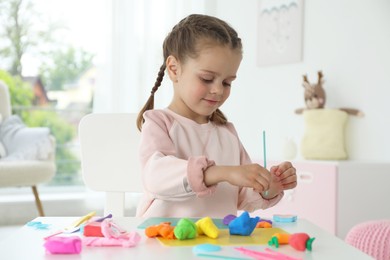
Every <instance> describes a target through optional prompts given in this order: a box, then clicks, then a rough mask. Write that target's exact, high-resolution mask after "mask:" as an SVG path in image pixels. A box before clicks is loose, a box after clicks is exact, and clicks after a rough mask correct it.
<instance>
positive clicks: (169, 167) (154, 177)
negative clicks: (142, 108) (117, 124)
mask: <svg viewBox="0 0 390 260" xmlns="http://www.w3.org/2000/svg"><path fill="white" fill-rule="evenodd" d="M144 118H145V123H144V124H143V126H142V134H141V142H140V148H139V149H140V161H141V169H142V178H143V183H144V188H145V190H146V191H147V192H148V193H150V194H152V196H154V197H155V198H158V199H162V200H172V201H173V200H181V199H184V198H187V197H189V196H199V197H203V196H207V195H210V194H213V193H214V192H215V189H216V186H215V185H213V186H210V187H207V186H206V185H205V184H204V170H206V169H207V168H208V167H210V166H212V165H214V164H215V163H214V161H212V160H208V159H207V158H206V157H204V156H194V157H190V158H178V157H177V156H176V148H175V144H174V143H173V141H172V139H171V137H170V135H169V131H170V129H171V127H172V126H173V124H174V119H173V118H171V117H170V116H169V115H167V114H165V113H163V112H162V111H160V110H152V111H147V112H145V114H144Z"/></svg>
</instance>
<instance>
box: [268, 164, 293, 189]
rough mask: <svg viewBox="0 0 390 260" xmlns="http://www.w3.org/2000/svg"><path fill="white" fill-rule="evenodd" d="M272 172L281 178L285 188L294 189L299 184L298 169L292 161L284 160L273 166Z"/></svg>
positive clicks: (280, 180)
mask: <svg viewBox="0 0 390 260" xmlns="http://www.w3.org/2000/svg"><path fill="white" fill-rule="evenodd" d="M271 173H272V174H273V175H274V176H276V177H277V178H278V179H279V182H280V184H281V185H282V189H283V190H289V189H294V188H295V187H296V186H297V173H296V169H295V168H294V167H293V166H292V164H291V163H290V162H283V163H281V164H279V165H277V166H272V167H271Z"/></svg>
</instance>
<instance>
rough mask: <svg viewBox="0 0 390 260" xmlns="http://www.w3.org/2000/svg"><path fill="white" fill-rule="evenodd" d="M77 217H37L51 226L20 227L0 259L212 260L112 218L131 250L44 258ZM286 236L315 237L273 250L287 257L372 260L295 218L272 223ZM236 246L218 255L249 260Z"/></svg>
mask: <svg viewBox="0 0 390 260" xmlns="http://www.w3.org/2000/svg"><path fill="white" fill-rule="evenodd" d="M75 219H77V218H72V217H39V218H36V219H34V221H40V222H42V223H48V224H51V226H50V229H49V230H38V229H35V228H34V227H29V226H26V225H25V226H23V227H22V228H20V229H19V230H18V231H17V232H15V233H14V234H12V235H11V236H9V237H8V238H6V239H3V241H1V242H0V259H5V260H13V259H17V260H19V259H33V260H35V259H45V260H50V259H94V260H96V259H107V260H113V259H142V260H143V259H145V260H148V259H158V260H163V259H169V260H175V259H180V260H182V259H216V258H208V257H198V256H195V255H194V254H193V253H192V247H168V246H163V245H161V244H160V242H159V241H158V240H157V239H154V238H147V237H146V236H145V235H144V230H140V229H137V226H138V225H139V224H140V223H142V222H143V221H144V219H141V218H130V217H127V218H115V220H114V221H115V222H116V223H117V224H119V225H120V226H121V227H123V228H125V229H126V230H128V231H137V232H138V233H139V234H140V235H141V236H142V240H141V242H140V243H139V244H138V245H137V246H136V247H133V248H121V247H83V248H82V252H81V254H80V255H47V254H45V249H44V247H43V237H45V236H47V235H49V234H51V233H53V231H56V230H58V229H61V228H63V227H65V226H68V225H69V224H71V223H72V222H74V220H75ZM274 226H275V227H280V228H282V229H284V230H285V231H287V232H289V233H297V232H306V233H308V234H309V235H310V236H311V237H315V238H316V239H315V241H314V242H313V250H312V251H311V252H309V251H306V252H300V251H296V250H295V249H293V248H292V247H291V246H289V245H283V246H280V247H279V249H276V248H274V247H271V248H272V249H274V250H277V251H279V252H282V253H285V254H288V255H289V256H294V257H300V258H302V259H313V260H321V259H323V260H329V259H332V260H337V259H340V260H341V259H342V260H345V259H353V260H360V259H361V260H363V259H373V258H371V257H369V256H368V255H366V254H364V253H362V252H361V251H359V250H357V249H355V248H354V247H352V246H350V245H348V244H346V243H345V242H344V241H342V240H341V239H339V238H337V237H336V236H333V235H331V234H330V233H328V232H326V231H324V230H322V229H320V228H319V227H317V226H315V225H314V224H312V223H311V222H309V221H307V220H304V219H298V221H297V222H296V223H274ZM234 247H236V246H223V249H222V251H220V252H219V254H221V255H224V256H230V257H239V258H242V259H251V258H249V257H247V256H245V255H244V254H241V253H240V252H238V251H236V250H234ZM266 247H267V246H266V245H259V246H245V248H249V249H252V250H257V251H264V249H265V248H266Z"/></svg>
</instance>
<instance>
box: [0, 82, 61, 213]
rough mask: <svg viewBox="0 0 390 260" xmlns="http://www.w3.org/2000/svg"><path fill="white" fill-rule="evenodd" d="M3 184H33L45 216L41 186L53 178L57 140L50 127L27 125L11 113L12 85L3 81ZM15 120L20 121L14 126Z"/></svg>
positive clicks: (0, 127) (0, 105) (0, 133)
mask: <svg viewBox="0 0 390 260" xmlns="http://www.w3.org/2000/svg"><path fill="white" fill-rule="evenodd" d="M0 116H1V117H2V122H1V120H0V145H2V144H4V147H3V145H2V148H5V149H2V151H3V153H6V154H3V155H4V157H1V156H0V187H24V186H31V188H32V191H33V193H34V196H35V203H36V206H37V209H38V212H39V216H44V212H43V207H42V203H41V200H40V198H39V194H38V190H37V185H38V184H41V183H45V182H48V181H50V180H51V179H52V178H53V176H54V174H55V172H56V164H55V146H56V144H55V139H54V137H53V136H51V135H50V130H49V129H48V128H47V127H26V126H24V125H22V124H23V123H22V122H21V121H20V119H19V118H18V117H16V116H13V115H12V114H11V99H10V94H9V90H8V86H7V85H6V84H5V83H4V82H3V81H0ZM11 122H12V124H14V125H15V122H18V123H19V124H18V125H17V127H15V128H14V127H13V126H14V125H12V124H11Z"/></svg>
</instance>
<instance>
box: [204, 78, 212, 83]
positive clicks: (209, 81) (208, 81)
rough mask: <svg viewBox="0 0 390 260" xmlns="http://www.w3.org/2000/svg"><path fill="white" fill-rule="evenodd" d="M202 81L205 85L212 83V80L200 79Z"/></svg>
mask: <svg viewBox="0 0 390 260" xmlns="http://www.w3.org/2000/svg"><path fill="white" fill-rule="evenodd" d="M202 81H203V82H205V83H212V82H213V79H205V78H202Z"/></svg>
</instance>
